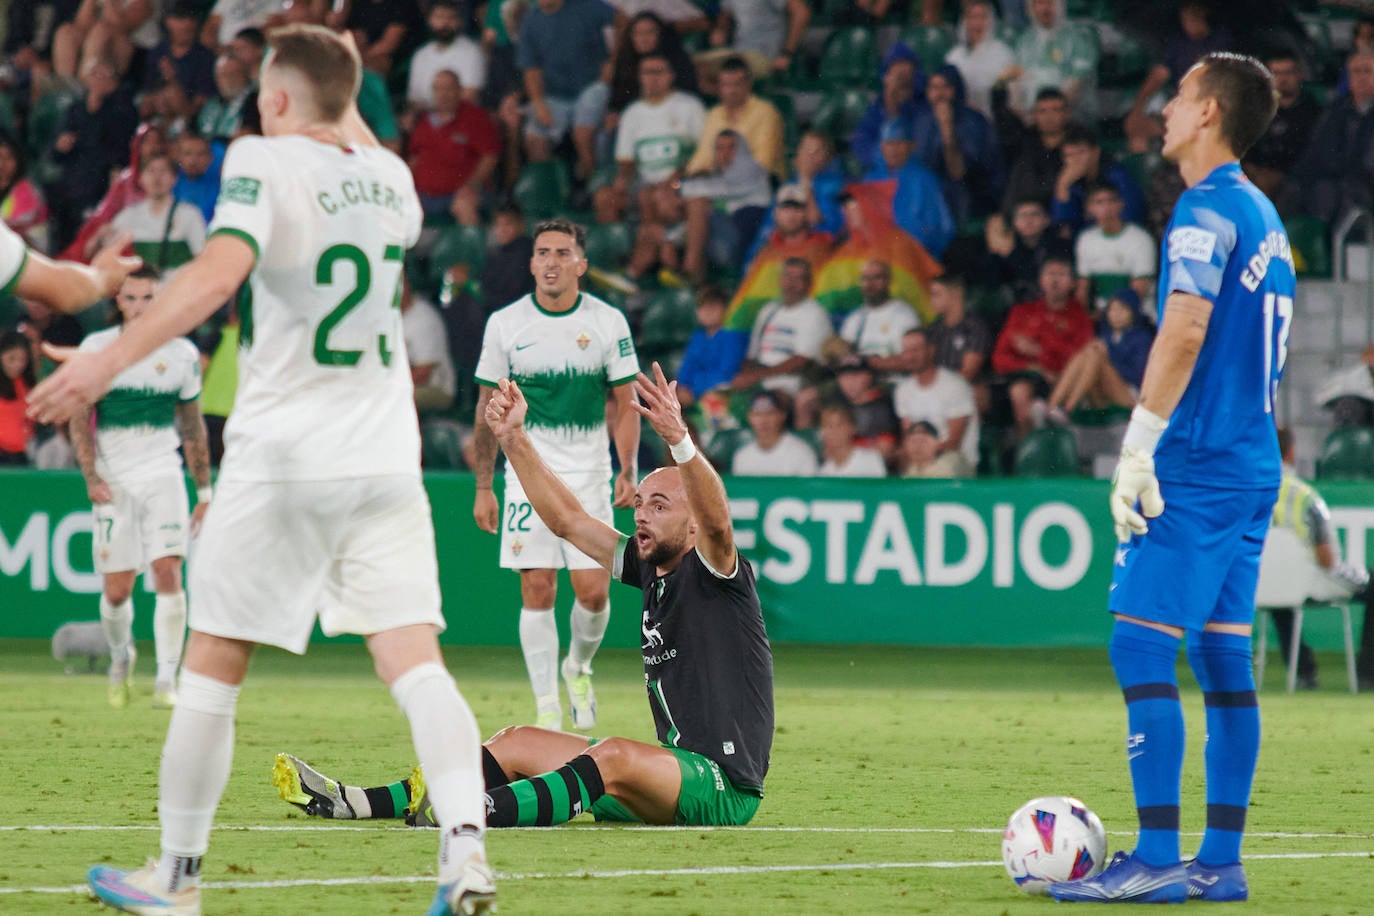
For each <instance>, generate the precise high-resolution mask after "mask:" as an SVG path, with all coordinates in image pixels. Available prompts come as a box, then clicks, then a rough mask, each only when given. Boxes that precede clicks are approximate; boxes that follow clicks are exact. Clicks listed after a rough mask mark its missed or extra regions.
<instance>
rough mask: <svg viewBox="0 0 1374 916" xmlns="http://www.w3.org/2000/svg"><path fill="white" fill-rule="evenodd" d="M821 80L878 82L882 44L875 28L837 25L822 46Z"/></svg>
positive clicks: (854, 83) (829, 82) (856, 83)
mask: <svg viewBox="0 0 1374 916" xmlns="http://www.w3.org/2000/svg"><path fill="white" fill-rule="evenodd" d="M820 78H821V82H822V83H824V84H825V85H827V86H855V87H859V86H874V85H876V84H877V82H878V44H877V41H876V39H875V38H874V37H873V31H872V30H871V29H865V28H862V27H857V26H856V27H854V28H843V29H835V30H834V31H833V32H831V33H830V36H829V37H828V38H826V40H825V44H824V45H823V46H822V47H821V65H820Z"/></svg>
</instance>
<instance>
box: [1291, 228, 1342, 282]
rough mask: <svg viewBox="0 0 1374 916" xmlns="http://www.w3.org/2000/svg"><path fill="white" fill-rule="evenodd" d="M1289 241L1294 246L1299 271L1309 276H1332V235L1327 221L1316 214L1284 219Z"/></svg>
mask: <svg viewBox="0 0 1374 916" xmlns="http://www.w3.org/2000/svg"><path fill="white" fill-rule="evenodd" d="M1283 228H1284V229H1285V230H1287V232H1288V243H1289V244H1290V245H1292V246H1293V252H1294V255H1295V258H1294V260H1295V261H1296V262H1297V265H1298V273H1299V274H1302V275H1303V276H1307V277H1321V278H1327V277H1330V276H1331V237H1330V236H1329V235H1327V233H1326V223H1324V222H1322V221H1321V220H1320V219H1317V218H1316V217H1314V216H1294V217H1290V218H1288V219H1286V220H1284V221H1283Z"/></svg>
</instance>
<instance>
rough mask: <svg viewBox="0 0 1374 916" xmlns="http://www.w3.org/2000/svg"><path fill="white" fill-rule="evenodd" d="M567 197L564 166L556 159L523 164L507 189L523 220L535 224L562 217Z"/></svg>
mask: <svg viewBox="0 0 1374 916" xmlns="http://www.w3.org/2000/svg"><path fill="white" fill-rule="evenodd" d="M571 194H572V177H571V176H570V175H569V174H568V166H567V163H565V162H563V161H562V160H559V159H554V160H550V161H549V162H527V163H525V166H524V168H522V169H521V170H520V175H519V176H518V177H517V178H516V179H515V186H514V187H513V188H511V196H512V197H514V198H515V202H516V204H518V205H519V207H520V209H521V210H522V211H524V214H525V219H526V220H529V221H535V222H537V221H538V220H542V219H552V218H553V217H555V216H559V215H562V214H563V211H564V210H566V209H567V208H568V197H569V196H570V195H571Z"/></svg>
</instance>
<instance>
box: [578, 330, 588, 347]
mask: <svg viewBox="0 0 1374 916" xmlns="http://www.w3.org/2000/svg"><path fill="white" fill-rule="evenodd" d="M591 343H592V339H591V337H590V336H588V334H587V332H586V331H583V332H582V333H581V334H578V335H577V348H578V349H579V350H585V349H587V347H589V346H591Z"/></svg>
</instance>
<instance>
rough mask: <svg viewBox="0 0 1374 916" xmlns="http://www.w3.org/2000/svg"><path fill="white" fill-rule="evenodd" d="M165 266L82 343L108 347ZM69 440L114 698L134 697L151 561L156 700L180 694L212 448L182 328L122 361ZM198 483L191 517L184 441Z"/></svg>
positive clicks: (131, 284)
mask: <svg viewBox="0 0 1374 916" xmlns="http://www.w3.org/2000/svg"><path fill="white" fill-rule="evenodd" d="M157 286H158V272H157V269H156V268H153V267H141V268H139V269H138V270H136V271H134V272H133V273H132V274H130V275H129V278H128V279H127V280H125V281H124V285H123V286H121V287H120V288H119V293H118V295H116V296H115V304H116V306H117V307H118V309H119V314H120V316H121V324H120V325H118V326H116V327H112V328H106V329H105V330H103V331H96V332H95V333H94V334H91V335H89V336H88V337H87V338H86V339H85V340H83V341H82V342H81V348H80V349H81V351H82V352H86V353H90V352H95V351H98V350H102V349H104V348H105V347H107V346H109V345H110V344H111V343H113V342H114V341H115V340H116V339H117V338H118V337H119V335H120V334H121V333H122V332H123V330H124V327H126V326H128V325H130V324H132V323H133V322H134V321H137V320H138V318H139V316H140V315H142V314H143V312H144V310H146V309H147V308H148V306H149V305H150V304H151V303H152V301H153V294H154V293H155V292H156V291H157ZM70 433H71V439H72V447H73V448H74V449H75V451H76V457H77V462H78V464H80V466H81V474H82V476H83V477H85V478H86V493H87V495H89V496H90V498H91V506H92V510H93V515H94V516H95V532H94V538H93V542H92V552H93V553H94V554H95V571H96V572H98V573H100V574H101V576H102V579H103V585H102V590H101V593H100V623H101V626H102V627H103V628H104V630H105V640H106V642H107V643H109V646H110V688H109V698H110V705H112V706H114V707H116V708H123V707H125V706H127V705H129V689H130V687H131V686H132V684H133V662H134V657H135V653H134V643H133V626H134V602H133V591H134V582H135V580H136V579H137V578H138V574H139V572H140V571H142V570H144V569H147V570H148V571H149V574H150V575H151V578H152V582H153V591H154V592H155V593H156V595H157V597H156V598H155V599H154V603H153V641H154V646H155V647H156V652H157V680H156V682H155V684H154V687H153V706H154V707H156V708H158V709H170V708H171V707H172V706H174V705H175V704H176V677H177V667H178V666H179V665H180V664H181V649H182V645H183V643H184V642H185V641H186V592H185V591H184V590H183V589H182V587H181V561H182V558H184V557H185V556H186V542H187V535H188V528H189V533H190V534H194V533H195V532H196V531H197V530H198V529H199V527H200V523H201V521H202V520H203V519H204V517H205V510H206V509H208V508H209V507H210V492H211V491H210V449H209V445H208V443H207V435H206V432H205V418H204V417H202V416H201V413H200V354H199V353H198V352H197V351H196V348H195V346H193V345H192V343H191V342H190V341H189V340H187V339H186V338H184V337H178V338H176V339H175V340H169V341H168V342H167V343H165V344H163V345H162V346H161V347H158V348H157V350H155V351H154V352H153V353H150V354H149V355H148V356H145V357H144V358H143V359H141V360H139V361H138V362H137V363H135V364H134V365H132V366H130V367H129V368H128V369H125V370H124V371H123V372H121V373H120V374H119V376H118V377H117V378H116V379H115V380H114V383H113V384H112V385H111V386H110V390H109V392H108V393H106V395H105V397H104V398H102V399H101V400H100V403H99V404H97V405H96V406H95V409H94V410H84V411H81V412H80V413H78V414H77V415H76V417H75V418H73V420H72V422H71V424H70ZM178 446H179V447H181V449H182V450H183V451H184V453H185V455H186V467H187V469H188V470H189V471H190V472H191V479H192V480H194V481H195V484H196V510H195V513H194V514H193V515H191V517H190V520H189V525H188V519H187V515H188V511H187V502H186V480H185V478H184V476H183V474H182V466H181V458H180V456H178V455H177V448H178Z"/></svg>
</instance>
